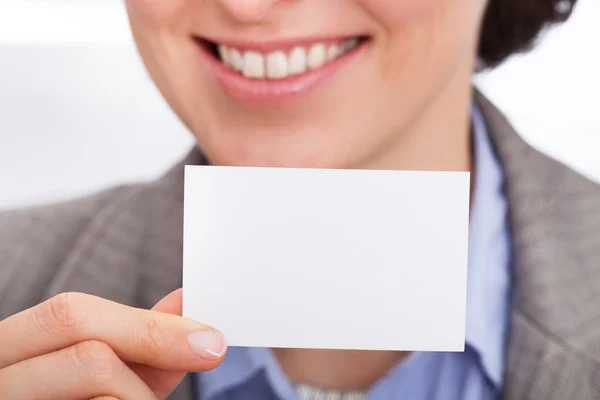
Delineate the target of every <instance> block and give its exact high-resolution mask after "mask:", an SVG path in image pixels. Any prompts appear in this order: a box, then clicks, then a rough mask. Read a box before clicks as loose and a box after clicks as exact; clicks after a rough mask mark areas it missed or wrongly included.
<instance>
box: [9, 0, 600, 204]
mask: <svg viewBox="0 0 600 400" xmlns="http://www.w3.org/2000/svg"><path fill="white" fill-rule="evenodd" d="M579 1H580V5H579V6H578V8H577V9H576V12H575V15H574V17H573V19H572V20H571V21H570V22H568V23H567V24H566V25H564V26H562V27H560V28H558V29H555V30H553V31H552V32H551V33H549V34H548V35H546V36H545V39H544V40H543V41H542V43H541V45H540V46H539V47H538V48H537V50H536V51H534V52H533V53H531V54H529V55H527V56H519V57H514V58H513V59H511V60H510V61H509V62H508V63H506V64H505V65H503V66H502V67H501V68H499V69H498V70H496V71H494V72H492V73H490V74H486V75H483V76H479V77H477V78H476V80H477V82H478V84H479V86H480V87H481V88H482V89H483V91H484V92H485V93H486V94H487V95H488V96H489V97H490V98H491V99H492V100H493V101H495V102H496V103H497V104H498V105H499V106H500V108H502V109H503V110H504V111H505V112H506V114H507V115H508V117H509V118H510V119H511V121H512V122H513V124H514V125H515V126H516V128H517V129H518V130H519V132H520V133H521V134H522V135H523V136H524V137H525V139H526V140H528V141H529V142H530V143H531V144H533V145H534V146H535V147H537V148H539V149H541V150H543V151H545V152H547V153H548V154H550V155H552V156H554V157H556V158H558V159H560V160H562V161H563V162H565V163H567V164H568V165H570V166H572V167H574V168H575V169H577V170H578V171H580V172H582V173H583V174H585V175H587V176H589V177H590V178H592V179H595V180H598V181H600V117H598V113H600V100H598V97H599V96H600V76H599V75H600V24H599V23H598V16H599V15H600V0H579ZM191 144H192V140H191V136H190V135H189V133H188V132H187V131H186V129H185V128H184V127H183V126H182V124H181V123H180V122H179V121H178V120H177V119H176V117H175V116H174V115H173V113H172V112H171V111H170V110H169V109H168V107H167V106H166V104H165V103H164V101H163V100H162V99H161V97H160V95H159V94H158V92H157V90H156V89H155V87H154V86H153V84H152V82H151V81H150V79H149V78H148V76H147V74H146V73H145V71H144V69H143V67H142V65H141V63H140V60H139V58H138V56H137V54H136V52H135V50H134V48H133V45H132V40H131V36H130V34H129V31H128V26H127V18H126V15H125V11H124V7H123V4H122V0H87V1H86V0H47V1H45V2H44V1H39V0H38V1H35V0H0V208H3V207H14V206H24V205H28V204H32V203H39V202H47V201H54V200H59V199H64V198H66V197H71V196H75V195H80V194H85V193H88V192H90V191H92V190H96V189H98V188H101V187H105V186H109V185H112V184H115V183H116V182H122V181H130V180H139V179H150V178H152V177H155V176H157V174H160V173H161V172H162V171H164V170H165V169H166V168H168V166H169V165H171V164H173V163H174V162H175V161H176V160H177V159H178V158H179V157H181V156H182V155H183V154H184V153H185V152H186V151H187V149H188V148H189V147H190V146H191ZM132 154H135V157H133V156H132Z"/></svg>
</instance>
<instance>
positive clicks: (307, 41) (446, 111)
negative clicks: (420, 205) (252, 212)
mask: <svg viewBox="0 0 600 400" xmlns="http://www.w3.org/2000/svg"><path fill="white" fill-rule="evenodd" d="M126 1H127V8H128V11H129V16H130V21H131V25H132V30H133V34H134V37H135V39H136V42H137V45H138V48H139V50H140V54H141V56H142V58H143V60H144V62H145V64H146V67H147V69H148V71H149V72H150V74H151V76H152V78H153V79H154V81H155V82H156V84H157V86H158V88H159V89H160V91H161V92H162V94H163V95H164V97H165V98H166V100H167V101H168V102H169V104H170V105H171V107H172V108H173V109H174V111H175V112H176V113H177V115H178V116H179V117H180V118H181V119H182V120H183V122H184V123H185V124H186V125H187V126H188V127H189V129H190V130H191V131H192V132H193V134H194V135H195V136H196V139H197V142H198V144H199V146H200V147H201V148H202V149H203V151H204V152H205V153H206V155H207V156H208V158H209V159H210V160H211V161H212V162H213V163H214V164H217V165H247V166H284V167H326V168H365V167H373V168H389V169H393V168H402V167H404V168H414V169H462V168H463V167H464V163H463V164H462V165H458V164H460V163H461V161H459V159H460V160H462V158H461V157H462V156H463V155H464V154H466V152H467V145H466V143H467V142H468V140H467V139H466V137H467V131H468V103H469V95H470V80H471V73H472V68H473V63H474V59H475V51H476V43H477V36H478V31H479V24H480V21H481V19H482V15H483V12H484V9H485V3H486V0H126ZM352 38H359V39H360V40H359V44H358V46H357V47H354V48H352V49H351V50H349V51H348V52H346V53H344V54H343V55H341V56H338V57H337V58H335V59H333V61H330V62H327V63H326V64H325V65H323V66H321V67H318V66H319V65H320V64H321V63H322V61H323V60H322V59H321V57H320V54H319V49H318V48H317V49H313V51H312V52H313V54H312V58H313V59H312V61H313V64H311V66H312V67H313V68H314V69H311V66H309V67H306V64H304V63H301V62H299V63H295V62H294V66H295V67H294V68H298V70H301V69H302V66H303V67H305V68H307V69H308V70H307V72H305V73H300V74H297V75H294V76H291V77H287V78H284V79H281V75H279V76H278V77H277V78H278V79H268V78H267V77H265V78H260V72H261V71H260V70H261V69H265V70H266V71H264V72H265V73H268V72H267V71H270V73H272V74H275V75H278V74H282V71H284V70H285V68H284V69H282V68H275V67H272V68H271V67H269V65H268V64H269V62H268V61H267V62H265V64H267V65H266V67H264V68H260V67H259V66H255V67H251V66H252V65H255V64H257V63H258V64H260V65H263V61H264V59H261V57H257V56H256V54H254V55H252V54H251V55H248V53H247V52H249V51H253V52H257V53H261V54H268V53H271V52H273V51H276V50H281V51H282V52H283V53H284V54H287V55H288V57H287V61H289V62H288V63H287V64H288V66H287V67H288V69H289V68H290V65H291V64H292V62H291V54H290V53H291V50H292V49H293V48H294V47H297V46H300V47H304V48H306V49H307V52H308V53H310V52H311V51H310V49H311V48H312V46H313V45H315V44H318V43H323V44H325V46H326V52H329V48H330V47H331V46H333V45H338V46H339V47H341V48H344V47H346V48H347V47H350V46H349V41H348V40H349V39H352ZM213 44H222V45H225V46H227V47H228V48H237V49H239V50H240V54H242V57H245V59H244V63H245V65H246V70H245V73H246V75H249V77H245V76H243V73H239V72H237V71H235V70H234V69H233V68H231V67H227V66H225V65H224V64H223V63H222V62H221V61H220V59H219V57H218V56H217V55H216V54H214V53H215V52H213ZM245 52H246V53H245ZM332 53H333V54H335V48H334V50H332ZM338 53H339V51H338ZM229 54H230V53H229ZM244 54H245V56H244ZM277 57H279V60H278V61H277V58H276V57H273V60H272V61H273V64H277V62H282V60H281V54H279V55H278V56H277ZM228 58H232V56H229V57H228ZM307 58H311V56H310V55H309V56H308V57H307ZM301 59H302V57H299V58H298V60H300V61H301ZM236 60H237V61H236V65H241V63H239V61H240V60H239V59H237V58H236ZM285 64H286V62H282V67H285ZM308 64H310V63H308ZM254 74H257V75H254ZM459 153H460V155H459ZM453 155H455V156H456V157H455V158H453V157H454V156H453Z"/></svg>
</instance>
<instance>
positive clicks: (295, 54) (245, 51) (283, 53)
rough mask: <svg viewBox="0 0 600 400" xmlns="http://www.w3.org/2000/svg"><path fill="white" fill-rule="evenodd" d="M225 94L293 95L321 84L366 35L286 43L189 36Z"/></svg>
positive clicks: (244, 96) (246, 96) (362, 44)
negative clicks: (226, 91) (242, 41)
mask: <svg viewBox="0 0 600 400" xmlns="http://www.w3.org/2000/svg"><path fill="white" fill-rule="evenodd" d="M194 41H195V42H196V43H197V44H198V45H199V47H200V48H201V50H202V51H203V53H204V55H205V56H206V58H207V59H208V61H209V62H208V64H209V65H210V66H211V67H212V68H211V69H212V71H213V72H214V73H215V75H216V77H217V80H219V81H220V82H221V83H222V84H223V86H225V88H226V89H228V92H230V94H232V95H234V97H236V98H242V99H245V100H247V99H249V98H252V99H254V100H258V99H263V100H267V99H278V100H281V98H283V97H287V96H289V95H294V96H297V95H299V94H302V93H307V92H308V91H310V90H311V89H314V88H316V87H317V86H321V85H322V84H324V83H325V82H326V81H328V80H329V79H330V78H331V77H333V75H334V74H335V72H337V71H338V70H340V69H341V67H343V66H344V65H347V64H348V63H349V62H350V61H351V59H353V58H354V57H352V56H353V55H356V54H357V53H358V52H359V51H360V50H361V49H362V48H364V47H365V46H366V44H367V43H368V42H369V41H370V38H369V37H368V36H351V37H345V38H338V39H327V40H318V41H312V42H308V41H304V42H296V43H293V42H288V43H232V42H225V41H222V42H220V41H212V40H207V39H205V38H200V37H194Z"/></svg>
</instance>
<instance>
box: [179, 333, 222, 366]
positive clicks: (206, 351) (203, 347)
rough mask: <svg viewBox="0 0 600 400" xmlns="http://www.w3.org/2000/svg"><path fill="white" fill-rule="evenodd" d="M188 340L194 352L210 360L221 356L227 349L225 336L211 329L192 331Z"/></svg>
mask: <svg viewBox="0 0 600 400" xmlns="http://www.w3.org/2000/svg"><path fill="white" fill-rule="evenodd" d="M188 342H189V343H190V347H191V348H192V351H193V352H194V353H196V354H197V355H199V356H200V357H202V358H207V359H209V360H217V359H219V358H221V357H222V356H223V354H225V351H226V350H227V342H226V341H225V337H224V336H223V335H222V334H221V333H219V332H217V331H214V330H211V329H205V330H201V331H196V332H192V333H190V334H189V336H188Z"/></svg>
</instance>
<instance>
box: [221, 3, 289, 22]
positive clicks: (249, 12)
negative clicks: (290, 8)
mask: <svg viewBox="0 0 600 400" xmlns="http://www.w3.org/2000/svg"><path fill="white" fill-rule="evenodd" d="M216 1H217V3H219V4H220V5H221V7H222V8H223V9H224V10H225V11H226V12H227V14H229V15H231V16H232V17H233V18H234V19H236V20H238V21H239V22H242V23H258V22H264V21H265V19H266V16H267V14H268V12H269V10H270V9H271V8H272V7H273V6H274V5H275V4H276V3H279V2H281V1H284V0H216Z"/></svg>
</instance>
